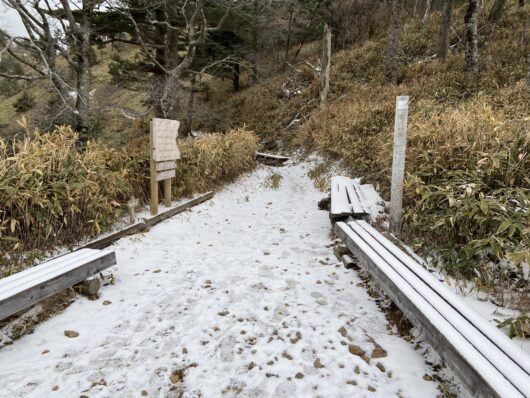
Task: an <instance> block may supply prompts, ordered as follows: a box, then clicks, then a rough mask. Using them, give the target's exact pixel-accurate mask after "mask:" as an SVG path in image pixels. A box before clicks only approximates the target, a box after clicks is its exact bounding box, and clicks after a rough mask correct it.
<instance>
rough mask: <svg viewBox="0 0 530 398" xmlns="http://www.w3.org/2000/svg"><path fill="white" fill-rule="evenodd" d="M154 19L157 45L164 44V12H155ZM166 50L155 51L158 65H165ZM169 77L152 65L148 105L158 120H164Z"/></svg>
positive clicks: (165, 31) (160, 10)
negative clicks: (151, 83) (149, 104)
mask: <svg viewBox="0 0 530 398" xmlns="http://www.w3.org/2000/svg"><path fill="white" fill-rule="evenodd" d="M155 18H156V21H157V22H158V23H157V24H156V25H155V32H156V37H157V39H158V40H157V44H162V45H164V44H166V43H165V41H166V40H165V39H166V33H167V30H166V28H165V26H166V25H165V23H166V12H165V10H164V9H163V8H162V7H158V8H157V9H156V10H155ZM166 54H167V48H164V47H163V46H159V47H157V48H156V50H155V59H156V62H157V63H159V64H160V65H166V60H167V58H166ZM170 80H171V79H170V78H169V76H165V73H164V71H163V70H162V68H160V66H158V65H157V64H155V65H154V70H153V87H152V90H151V94H150V103H151V105H152V107H153V114H154V116H155V117H158V118H166V109H165V105H164V101H165V95H166V93H167V90H168V88H169V85H170Z"/></svg>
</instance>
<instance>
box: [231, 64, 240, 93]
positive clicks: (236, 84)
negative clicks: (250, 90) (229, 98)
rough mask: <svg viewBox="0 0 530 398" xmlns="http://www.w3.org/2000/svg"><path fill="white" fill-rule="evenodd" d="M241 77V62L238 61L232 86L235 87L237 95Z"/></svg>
mask: <svg viewBox="0 0 530 398" xmlns="http://www.w3.org/2000/svg"><path fill="white" fill-rule="evenodd" d="M240 76H241V67H240V64H239V61H236V63H235V65H234V74H233V75H232V85H233V87H234V93H237V92H238V91H239V88H240V84H239V81H240Z"/></svg>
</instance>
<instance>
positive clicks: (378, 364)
mask: <svg viewBox="0 0 530 398" xmlns="http://www.w3.org/2000/svg"><path fill="white" fill-rule="evenodd" d="M375 366H377V368H378V369H379V370H380V371H381V372H383V373H385V372H386V369H385V365H383V364H382V363H381V362H377V363H376V364H375Z"/></svg>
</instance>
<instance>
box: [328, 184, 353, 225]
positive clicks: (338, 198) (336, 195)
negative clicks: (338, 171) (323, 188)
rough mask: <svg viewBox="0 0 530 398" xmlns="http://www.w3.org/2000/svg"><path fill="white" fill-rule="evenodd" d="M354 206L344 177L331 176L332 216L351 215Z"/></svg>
mask: <svg viewBox="0 0 530 398" xmlns="http://www.w3.org/2000/svg"><path fill="white" fill-rule="evenodd" d="M351 214H352V207H351V204H350V202H349V200H348V193H347V191H346V186H345V184H344V177H340V176H335V177H332V178H331V215H332V217H341V216H349V215H351Z"/></svg>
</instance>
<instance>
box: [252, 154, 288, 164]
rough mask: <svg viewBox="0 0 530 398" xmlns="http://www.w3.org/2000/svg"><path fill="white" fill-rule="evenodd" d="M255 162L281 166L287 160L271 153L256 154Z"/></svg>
mask: <svg viewBox="0 0 530 398" xmlns="http://www.w3.org/2000/svg"><path fill="white" fill-rule="evenodd" d="M256 160H257V161H259V162H261V163H263V164H266V165H269V166H283V164H284V163H285V162H287V161H288V160H289V158H288V157H286V156H280V155H273V154H271V153H263V152H256Z"/></svg>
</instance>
